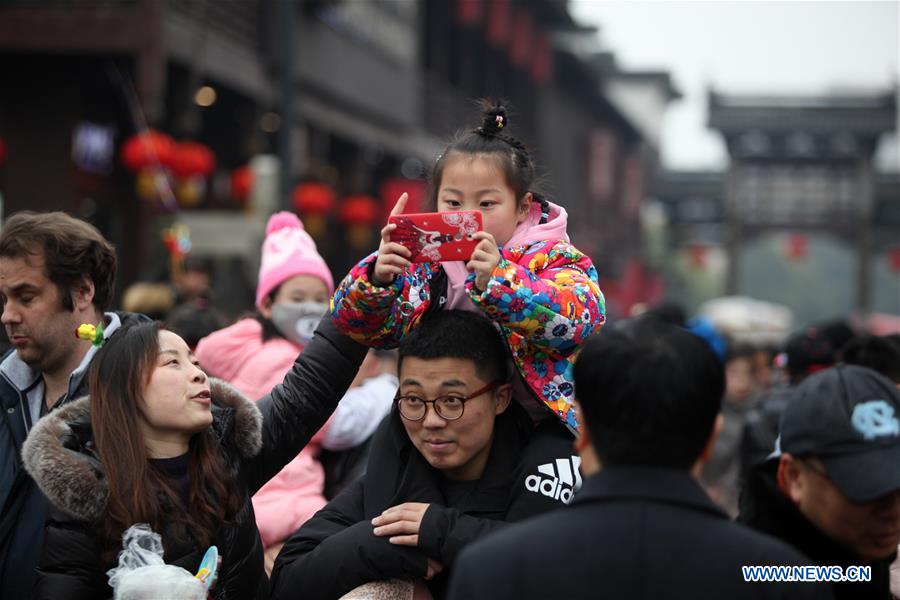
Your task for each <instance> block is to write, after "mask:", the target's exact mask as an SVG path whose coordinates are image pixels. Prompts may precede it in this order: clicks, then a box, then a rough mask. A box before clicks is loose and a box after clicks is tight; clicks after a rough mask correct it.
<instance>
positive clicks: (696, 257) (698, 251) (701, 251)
mask: <svg viewBox="0 0 900 600" xmlns="http://www.w3.org/2000/svg"><path fill="white" fill-rule="evenodd" d="M687 252H688V258H689V259H690V263H691V266H692V267H693V268H695V269H702V268H704V267H706V255H707V254H708V253H709V247H708V246H704V245H703V244H691V245H689V246H688V247H687Z"/></svg>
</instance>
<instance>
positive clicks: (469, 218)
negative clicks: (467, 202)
mask: <svg viewBox="0 0 900 600" xmlns="http://www.w3.org/2000/svg"><path fill="white" fill-rule="evenodd" d="M388 223H394V224H396V225H397V228H396V229H395V230H394V231H393V232H391V241H392V242H397V243H398V244H401V245H403V246H404V247H405V248H407V249H408V250H409V251H410V252H411V253H412V256H411V257H410V260H411V261H413V262H441V261H450V260H464V261H467V260H469V259H470V258H472V253H473V252H475V246H477V245H478V240H476V239H473V238H474V236H475V233H476V232H479V231H481V230H482V226H481V212H480V211H477V210H460V211H453V212H439V213H419V214H410V215H397V216H393V217H390V218H388Z"/></svg>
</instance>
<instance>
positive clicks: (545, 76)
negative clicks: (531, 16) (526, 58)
mask: <svg viewBox="0 0 900 600" xmlns="http://www.w3.org/2000/svg"><path fill="white" fill-rule="evenodd" d="M531 77H532V78H534V80H535V82H536V83H537V84H538V85H544V84H546V83H547V82H549V81H550V79H551V78H552V77H553V48H552V46H550V42H548V41H547V36H546V35H544V34H543V33H540V34H538V36H537V41H536V42H535V44H534V52H533V53H532V56H531Z"/></svg>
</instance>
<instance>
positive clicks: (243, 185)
mask: <svg viewBox="0 0 900 600" xmlns="http://www.w3.org/2000/svg"><path fill="white" fill-rule="evenodd" d="M252 189H253V171H252V170H251V169H250V167H248V166H247V165H244V166H243V167H238V168H237V169H235V170H234V172H233V173H232V174H231V195H232V196H234V198H235V199H237V200H238V201H239V202H240V203H241V204H246V203H247V198H249V197H250V190H252Z"/></svg>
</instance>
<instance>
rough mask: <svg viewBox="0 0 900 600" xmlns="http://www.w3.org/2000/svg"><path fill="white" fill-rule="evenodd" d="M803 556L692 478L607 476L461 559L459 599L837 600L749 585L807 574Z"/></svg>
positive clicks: (454, 586) (455, 589)
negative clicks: (749, 575) (766, 577)
mask: <svg viewBox="0 0 900 600" xmlns="http://www.w3.org/2000/svg"><path fill="white" fill-rule="evenodd" d="M801 564H807V561H806V560H805V559H804V557H803V556H801V555H800V554H799V553H798V552H797V551H795V550H793V549H792V548H790V547H788V546H787V545H785V544H783V543H781V542H779V541H778V540H775V539H774V538H771V537H769V536H766V535H762V534H760V533H757V532H755V531H753V530H751V529H749V528H747V527H743V526H741V525H738V524H735V523H732V522H731V521H729V519H728V517H727V516H726V515H725V513H723V512H722V511H721V510H720V509H719V508H717V507H716V506H715V505H714V504H713V503H712V501H711V500H710V499H709V497H708V496H707V495H706V493H705V492H704V491H703V489H702V488H701V487H700V485H699V484H698V483H697V482H696V481H694V479H692V478H691V477H690V476H689V475H688V474H687V473H686V472H681V471H674V470H668V469H654V468H642V467H631V468H624V467H618V468H608V469H605V470H603V471H602V472H600V473H598V474H596V475H593V476H591V477H590V478H588V479H587V480H585V482H584V487H583V488H582V489H581V492H579V493H578V494H577V495H576V496H575V499H574V500H573V501H572V503H571V504H570V505H569V506H568V507H567V508H565V509H563V510H559V511H555V512H553V513H550V514H547V515H543V516H540V517H537V518H535V519H532V520H530V521H527V522H525V523H522V524H519V525H515V526H511V527H509V528H508V529H506V530H504V531H502V532H499V533H497V534H496V535H492V536H490V537H488V538H487V539H485V540H484V541H482V542H479V543H477V544H474V545H473V546H471V547H470V548H468V549H467V550H466V551H465V552H463V553H462V556H460V558H459V561H458V562H457V568H456V572H455V573H454V574H453V578H452V581H451V585H450V595H449V597H450V598H451V599H454V600H471V599H473V598H474V599H477V598H484V599H488V598H490V599H492V600H497V599H504V598H509V599H517V600H521V599H527V598H535V599H537V598H542V599H543V598H566V599H567V600H575V599H579V598H584V599H592V600H593V599H596V598H629V599H632V600H643V599H646V600H651V599H652V600H656V599H658V598H691V599H702V598H709V599H715V600H720V599H723V598H728V599H729V600H731V599H739V598H830V594H829V593H828V590H827V588H825V587H823V586H821V585H818V584H797V583H786V584H778V585H776V584H768V583H745V582H744V579H743V574H742V571H741V567H742V566H744V565H801Z"/></svg>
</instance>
